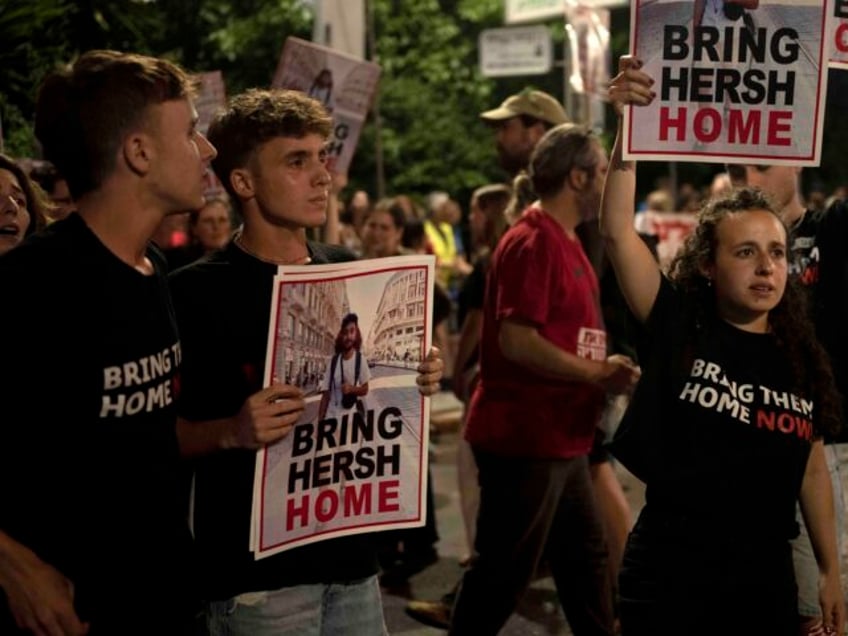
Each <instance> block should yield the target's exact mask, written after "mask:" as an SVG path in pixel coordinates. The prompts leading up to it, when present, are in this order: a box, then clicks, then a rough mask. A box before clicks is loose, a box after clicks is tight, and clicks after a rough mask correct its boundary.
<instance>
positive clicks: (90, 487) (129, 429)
mask: <svg viewBox="0 0 848 636" xmlns="http://www.w3.org/2000/svg"><path fill="white" fill-rule="evenodd" d="M149 257H150V258H151V260H152V261H153V262H154V264H155V266H156V272H155V273H154V274H153V275H150V276H145V275H143V274H141V273H140V272H138V271H136V270H135V269H134V268H132V267H130V266H129V265H127V264H125V263H123V262H122V261H120V260H119V259H118V258H117V257H116V256H115V255H114V254H113V253H112V252H110V251H109V250H108V249H107V248H106V247H105V246H104V245H103V244H102V243H101V242H100V241H99V240H98V238H97V237H96V236H95V234H94V233H92V232H91V230H90V229H89V228H88V226H87V225H86V224H85V222H84V221H83V219H82V218H81V217H79V216H78V215H76V214H73V215H71V216H70V217H69V218H68V219H66V220H64V221H60V222H57V223H55V224H53V225H51V226H50V227H49V228H48V229H47V230H45V231H44V232H43V233H42V234H41V235H36V236H34V237H31V238H30V239H29V240H28V241H27V242H26V243H24V244H23V245H21V246H19V247H17V248H15V249H13V250H11V251H10V252H9V253H7V254H5V255H4V256H3V257H2V258H0V281H2V288H3V291H2V294H3V309H2V311H0V333H3V334H4V337H5V340H6V345H5V346H4V349H3V354H2V355H0V387H2V391H3V397H4V403H5V409H4V412H5V414H4V417H3V424H2V428H3V437H4V442H3V444H2V445H0V493H2V495H0V496H2V504H1V505H0V527H2V529H3V530H4V531H6V532H7V533H8V534H9V535H10V536H12V537H13V538H14V539H16V540H18V541H19V542H21V543H23V544H24V545H26V546H28V547H29V548H31V549H32V550H34V551H35V552H36V554H38V555H39V557H41V558H42V559H43V560H44V561H46V562H47V563H49V564H51V565H52V566H54V567H56V568H57V569H58V570H59V571H60V572H62V573H63V574H64V575H65V576H67V577H68V578H69V579H71V581H72V582H73V583H74V586H75V594H76V596H75V600H76V606H77V610H78V613H79V615H80V616H81V618H82V619H83V620H90V621H91V626H92V631H91V633H92V634H100V633H121V634H135V633H154V632H155V633H176V632H172V631H171V630H172V629H173V630H177V629H178V628H177V627H176V626H177V624H178V623H179V621H181V620H183V619H186V618H187V617H189V616H191V614H192V613H193V610H194V608H193V606H192V605H191V604H190V600H189V599H188V598H187V596H188V595H190V594H191V593H192V591H193V588H192V584H191V583H190V581H189V580H188V579H187V578H186V577H187V576H188V573H189V572H190V564H189V562H188V560H189V559H190V556H191V542H190V535H189V533H188V526H187V524H186V519H185V513H184V510H185V502H186V498H185V492H184V489H183V487H182V483H183V482H182V481H181V478H180V473H179V471H180V464H179V461H180V460H179V453H178V448H177V443H176V435H175V426H174V424H175V417H176V409H175V402H176V393H177V391H178V370H179V363H180V342H179V339H178V337H177V331H176V323H175V320H174V315H173V309H172V307H171V304H170V297H169V295H168V290H167V282H166V280H165V277H164V274H163V271H162V268H161V257H160V255H159V254H158V252H155V251H151V252H150V253H149ZM149 581H153V582H154V587H153V588H151V587H149V583H148V582H149ZM151 599H155V601H151ZM154 606H155V607H156V612H151V611H150V610H151V608H152V607H154ZM149 621H153V623H152V624H151V623H150V622H149ZM154 626H155V627H154ZM157 630H158V631H157Z"/></svg>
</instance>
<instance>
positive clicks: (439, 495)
mask: <svg viewBox="0 0 848 636" xmlns="http://www.w3.org/2000/svg"><path fill="white" fill-rule="evenodd" d="M430 410H431V418H430V420H431V424H432V426H431V453H430V458H431V464H430V468H431V474H432V478H433V488H434V494H435V508H436V525H437V527H438V531H439V537H440V539H439V542H438V544H437V545H436V548H437V550H438V553H439V560H438V561H437V562H436V563H434V564H433V565H431V566H429V567H428V568H426V569H424V570H423V571H421V572H419V573H418V574H415V575H414V576H412V577H410V579H409V580H408V582H407V583H406V584H405V585H402V586H399V587H392V588H386V587H384V588H383V605H384V611H385V617H386V626H387V627H388V630H389V634H392V635H393V636H395V635H396V636H434V635H438V634H445V633H446V632H445V631H444V630H441V629H436V628H433V627H428V626H425V625H423V624H422V623H419V622H418V621H416V620H415V619H413V618H411V617H410V616H408V615H407V614H406V612H405V611H404V608H405V607H406V603H407V601H409V600H410V599H425V600H436V599H438V598H440V597H441V596H442V595H443V594H445V593H446V592H449V591H450V590H451V588H452V587H453V586H454V584H455V583H456V582H457V580H458V579H459V577H460V576H461V575H462V571H463V569H462V567H461V566H460V565H459V561H460V559H462V558H463V557H464V556H465V555H466V554H467V552H468V548H467V547H466V542H465V531H464V528H463V524H462V515H461V513H460V507H459V493H458V491H457V472H456V449H457V440H458V438H459V420H460V417H461V414H462V405H461V403H460V402H459V401H458V400H457V399H456V398H455V397H454V396H453V394H452V393H449V392H442V393H439V394H437V395H435V396H433V398H432V399H431V404H430ZM617 471H618V473H619V477H620V479H621V482H622V486H623V487H624V492H625V494H626V495H627V498H628V500H629V501H630V505H631V508H632V509H633V513H634V518H635V516H636V514H638V512H639V510H640V509H641V507H642V505H643V503H644V488H643V486H642V483H641V482H639V481H638V480H637V479H636V478H635V477H633V475H631V474H630V473H628V472H627V471H625V470H624V469H623V468H620V467H619V468H617ZM571 633H572V632H571V630H570V629H569V627H568V623H567V622H566V620H565V617H564V616H563V614H562V610H561V608H560V606H559V601H558V600H557V597H556V591H555V589H554V584H553V580H552V579H551V578H543V579H539V580H538V581H536V582H534V583H533V585H532V586H531V588H530V590H529V591H528V592H527V594H526V595H525V598H524V600H523V601H522V603H521V604H520V605H519V607H518V609H517V611H516V612H515V613H514V614H513V615H512V617H511V618H510V619H509V621H508V622H507V624H506V626H505V627H504V629H503V630H502V631H501V634H502V636H519V635H521V636H531V635H535V634H538V635H546V636H569V635H570V634H571Z"/></svg>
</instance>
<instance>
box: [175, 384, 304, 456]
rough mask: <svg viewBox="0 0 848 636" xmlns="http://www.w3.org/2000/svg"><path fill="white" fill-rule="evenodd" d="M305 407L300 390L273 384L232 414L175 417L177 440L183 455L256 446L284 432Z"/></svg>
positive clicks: (253, 447)
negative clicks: (209, 417)
mask: <svg viewBox="0 0 848 636" xmlns="http://www.w3.org/2000/svg"><path fill="white" fill-rule="evenodd" d="M304 408H305V402H304V401H303V391H301V390H300V389H299V388H298V387H296V386H291V385H289V384H273V385H271V386H270V387H267V388H265V389H262V390H261V391H258V392H257V393H254V394H253V395H251V396H250V397H249V398H248V399H247V400H245V403H244V405H242V407H241V410H240V411H239V412H238V413H237V414H236V415H234V416H233V417H226V418H221V419H216V420H206V421H191V420H187V419H185V418H179V419H178V420H177V441H178V442H179V446H180V453H181V454H182V456H183V457H197V456H202V455H208V454H210V453H214V452H217V451H221V450H227V449H232V448H249V449H258V448H262V447H263V446H266V445H268V444H273V443H274V442H276V441H278V440H280V439H282V438H283V437H285V436H286V435H288V433H289V431H291V428H292V426H294V425H295V423H296V422H297V420H298V419H299V418H300V415H301V413H303V410H304Z"/></svg>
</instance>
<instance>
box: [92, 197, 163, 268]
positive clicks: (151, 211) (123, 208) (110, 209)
mask: <svg viewBox="0 0 848 636" xmlns="http://www.w3.org/2000/svg"><path fill="white" fill-rule="evenodd" d="M77 212H78V214H79V215H80V217H82V219H83V221H84V222H85V224H86V225H87V226H88V227H89V229H90V230H91V231H92V232H93V233H94V234H95V236H97V238H98V239H99V240H100V242H101V243H103V245H105V246H106V248H107V249H108V250H109V251H110V252H112V253H113V254H114V255H115V256H116V257H118V258H119V259H120V260H122V261H123V262H124V263H126V264H127V265H129V266H130V267H133V268H135V269H136V270H138V271H139V272H141V273H143V274H151V273H152V272H153V270H152V266H151V264H150V261H149V260H148V259H147V256H146V252H147V244H148V241H150V238H151V237H152V236H153V234H154V233H155V232H156V228H158V227H159V224H160V223H161V222H162V219H163V218H164V216H165V214H164V212H163V211H162V210H158V209H156V208H155V207H154V206H152V205H149V204H146V203H145V200H144V198H143V197H142V196H140V194H139V193H134V192H132V191H131V187H130V189H129V190H128V189H127V188H125V187H124V185H123V184H118V183H117V182H114V181H113V182H109V183H107V184H105V185H103V186H101V187H100V188H98V189H97V190H96V191H94V192H89V193H87V194H85V195H83V196H82V197H81V198H80V199H79V201H78V202H77Z"/></svg>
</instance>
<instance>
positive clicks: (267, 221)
mask: <svg viewBox="0 0 848 636" xmlns="http://www.w3.org/2000/svg"><path fill="white" fill-rule="evenodd" d="M650 84H651V78H650V77H648V76H647V75H646V74H645V73H644V72H643V71H642V67H641V64H640V63H639V62H638V61H637V60H633V59H631V58H624V59H623V60H622V62H621V66H620V72H619V74H618V75H617V76H616V77H615V78H614V79H613V81H612V83H611V88H610V99H611V102H612V104H613V105H614V107H615V108H616V112H617V113H619V114H620V113H621V111H622V109H623V108H624V107H625V106H626V105H629V104H635V105H636V107H638V106H640V105H644V104H648V103H650V102H651V100H652V99H653V96H652V93H651V91H650ZM192 99H193V89H192V85H191V82H190V80H189V77H188V75H187V74H186V73H185V71H183V70H182V69H180V68H179V67H177V66H176V65H174V64H172V63H170V62H167V61H164V60H162V59H157V58H151V57H146V56H141V55H135V54H129V53H118V52H111V51H93V52H89V53H86V54H84V55H82V56H81V57H80V58H79V59H78V60H77V61H75V62H74V63H73V64H72V65H70V66H68V67H67V68H64V69H62V70H60V71H57V72H56V73H54V74H52V75H51V76H49V77H48V78H47V79H46V80H45V82H44V83H43V85H42V86H41V87H40V90H39V94H38V102H37V111H36V121H35V129H36V135H37V137H38V139H39V141H40V143H41V146H42V148H43V151H44V156H45V160H46V161H40V162H38V163H37V165H36V166H34V167H33V166H32V164H31V162H27V161H25V160H23V159H21V160H18V161H16V160H15V159H13V158H10V157H6V156H4V155H0V195H2V200H0V280H2V282H3V289H4V306H3V309H2V310H0V329H2V330H3V331H4V332H5V333H7V334H8V336H9V337H8V338H7V345H6V347H5V348H4V353H3V356H2V358H0V386H2V390H3V394H4V398H5V401H6V410H5V413H6V416H5V417H4V422H5V431H6V438H5V440H4V443H3V444H2V445H1V446H0V484H2V486H0V493H2V494H0V589H2V591H3V600H4V602H3V604H2V610H0V633H3V634H6V633H9V634H12V633H19V632H20V633H35V634H49V635H54V634H57V635H77V634H86V633H88V634H93V635H95V636H96V635H98V634H107V635H109V634H130V635H132V634H189V635H195V634H211V635H224V634H233V635H236V636H241V635H244V636H248V635H250V636H254V635H258V636H263V635H265V634H268V635H272V634H308V635H316V636H317V635H324V634H326V635H331V634H333V635H335V634H354V635H359V634H362V635H371V634H382V633H385V632H386V628H385V621H384V618H383V611H382V602H381V583H383V585H388V584H390V583H396V582H397V581H398V580H399V579H400V580H406V579H407V578H408V577H410V576H412V575H413V574H414V573H416V572H418V571H420V570H421V569H423V568H425V567H426V566H428V565H429V564H431V563H433V562H434V561H435V560H436V559H437V558H438V554H437V552H436V545H437V540H438V535H437V533H436V531H435V518H434V515H435V510H434V507H433V505H432V493H430V495H429V496H428V499H429V500H430V501H429V505H428V526H426V527H425V528H423V529H421V531H416V532H405V531H404V532H397V533H386V534H385V536H382V537H381V536H380V534H379V533H378V534H375V535H371V534H360V535H355V536H352V537H345V538H343V539H333V540H326V541H320V542H316V543H313V544H310V545H308V546H306V547H302V548H297V549H293V550H290V551H286V552H283V553H281V554H279V555H276V556H274V557H271V558H268V559H263V560H261V561H256V560H254V558H253V555H252V554H251V553H250V551H249V550H248V545H249V538H250V532H251V528H250V518H251V517H250V513H251V502H252V499H251V497H252V491H253V481H254V477H253V471H254V455H255V451H256V450H257V449H258V448H261V447H263V446H266V445H268V444H272V443H274V442H276V441H278V440H280V439H282V438H283V437H285V436H286V435H288V433H289V432H290V431H291V429H292V427H293V425H294V424H295V422H296V421H297V420H298V417H299V416H300V415H301V414H302V412H303V411H304V408H305V402H304V393H305V391H307V390H311V388H314V387H312V386H311V385H315V386H317V385H318V384H319V383H318V378H312V380H311V381H307V380H306V379H305V378H288V379H287V381H285V382H282V383H278V384H272V385H271V386H262V382H261V377H262V374H261V370H262V369H264V367H265V356H266V341H265V339H266V336H267V332H268V320H269V316H268V307H269V305H270V299H271V293H272V279H273V276H274V274H275V272H276V268H277V266H279V265H281V264H313V263H314V264H321V263H342V262H347V261H352V260H355V259H358V258H367V259H370V258H383V257H391V256H399V255H404V254H416V253H418V254H421V253H425V254H433V255H434V256H435V261H436V273H437V275H436V281H435V284H436V285H437V286H438V291H437V298H439V299H440V300H441V302H440V303H437V310H438V312H439V316H438V317H437V319H436V318H434V320H433V325H434V343H435V344H436V348H434V349H433V350H431V351H430V353H429V354H428V355H427V356H426V358H425V359H424V360H422V361H421V362H420V365H419V366H418V367H417V374H418V375H417V383H418V386H419V390H420V392H421V393H422V394H423V395H425V396H426V395H432V394H433V393H435V392H436V391H438V390H440V389H441V390H444V389H452V390H453V391H454V392H455V393H456V395H457V397H458V398H459V399H460V400H461V401H462V403H463V406H464V409H465V410H464V414H463V418H462V432H463V438H464V439H463V441H462V442H461V448H460V452H459V454H458V460H457V461H458V472H459V475H460V484H459V486H460V492H461V502H462V507H463V519H464V522H465V529H466V537H467V542H468V545H467V549H468V556H467V557H466V558H465V559H463V565H464V566H465V571H464V574H463V576H462V577H461V580H459V581H455V582H454V581H448V582H446V589H445V596H444V597H443V598H442V599H437V600H426V599H415V600H413V601H411V602H410V604H409V607H408V611H409V613H410V614H412V615H413V616H416V617H418V618H420V619H421V620H426V621H427V622H430V623H433V624H436V625H440V626H442V627H444V628H446V629H449V631H450V633H451V634H495V633H497V632H498V631H499V630H500V629H501V628H502V627H503V625H504V624H505V622H506V621H507V620H508V618H509V616H510V614H511V613H512V612H513V611H514V610H515V608H516V607H517V605H518V603H519V600H520V599H521V597H522V595H523V594H524V593H525V592H526V590H527V588H528V586H529V585H530V583H531V582H532V580H533V579H534V577H535V576H537V575H538V573H539V572H540V571H542V570H544V569H547V571H549V572H550V573H551V574H552V575H553V578H554V582H555V584H556V587H557V593H558V597H559V600H560V603H561V605H562V607H563V610H564V611H565V615H566V618H567V619H568V622H569V625H570V626H571V628H572V630H573V632H574V633H575V634H576V635H577V636H582V635H584V634H585V635H593V634H606V635H610V636H612V635H613V634H616V633H623V634H624V635H625V636H631V635H641V634H645V635H647V634H651V635H656V634H659V635H664V634H697V635H701V634H703V635H704V636H707V635H708V634H709V635H712V634H766V633H767V634H785V635H786V636H794V635H795V634H815V633H841V630H842V629H843V628H844V621H845V602H844V598H843V592H842V589H841V583H840V549H841V548H843V547H845V528H844V523H843V520H842V516H843V514H842V513H843V511H842V492H841V486H840V483H841V482H840V476H839V474H840V470H842V471H844V470H845V468H844V467H840V465H839V455H838V453H837V452H836V448H837V445H838V444H839V443H842V442H843V441H845V435H844V433H843V432H842V430H841V429H842V422H843V418H844V415H843V413H844V412H845V408H844V405H845V399H844V397H843V396H845V395H848V371H846V368H848V338H846V337H845V335H844V325H845V324H848V322H845V320H844V319H848V305H846V301H845V300H844V299H845V298H848V273H846V272H848V270H846V267H845V258H846V256H845V255H844V254H846V253H848V252H846V250H845V247H846V246H845V245H842V244H840V242H839V241H840V240H842V241H843V243H844V242H845V239H844V237H845V236H846V228H848V225H843V221H844V220H845V219H848V216H846V214H848V212H846V209H848V208H846V207H845V206H844V205H843V204H842V202H841V198H840V195H841V194H842V193H841V192H839V191H837V192H834V193H832V195H830V196H827V195H826V194H825V193H824V192H822V191H821V188H814V189H812V190H811V191H810V192H809V193H808V196H807V199H806V200H803V198H802V194H801V191H800V188H799V179H800V174H799V171H797V170H794V169H790V168H786V167H774V166H727V169H726V171H725V170H721V171H720V172H719V173H718V174H716V175H715V177H714V178H711V180H710V182H708V183H703V184H680V185H677V186H676V188H672V186H671V185H670V184H669V183H668V182H666V181H660V182H658V183H656V184H655V188H654V189H653V190H652V191H651V192H650V194H648V195H647V196H646V197H645V199H644V201H642V202H638V203H637V202H636V201H635V198H636V176H635V175H636V168H635V165H634V164H633V163H630V162H626V161H624V160H623V159H622V157H621V149H620V145H619V141H618V140H617V141H616V145H615V146H614V148H613V149H612V151H611V153H610V154H609V155H608V154H607V151H606V150H605V149H604V147H603V144H602V142H601V140H600V139H599V138H598V136H596V135H595V134H593V133H592V132H591V131H590V130H588V129H586V128H584V127H581V126H578V125H576V124H574V123H572V122H571V121H570V120H569V117H568V114H567V113H566V112H565V110H564V109H563V107H562V106H561V105H560V104H559V103H558V102H557V100H556V99H554V98H553V97H551V96H550V95H547V94H545V93H543V92H541V91H536V90H531V89H527V90H524V91H522V92H520V93H518V94H516V95H513V96H511V97H510V98H508V99H507V100H506V101H504V102H503V103H502V104H501V105H500V106H499V107H497V108H495V109H493V110H490V111H486V112H484V113H481V117H482V118H483V120H484V121H486V122H487V123H488V124H489V125H490V126H491V128H492V131H493V137H494V139H495V144H496V149H497V153H498V157H499V160H500V163H501V166H502V167H503V169H504V170H505V172H506V173H507V174H509V176H510V178H511V179H512V181H511V182H510V183H491V184H484V185H481V186H480V187H478V188H477V189H475V190H474V192H473V195H472V196H471V198H470V201H469V202H468V203H469V205H468V211H467V213H464V212H463V205H462V202H461V201H458V200H457V199H455V198H454V196H455V195H452V194H451V193H448V192H443V191H432V192H428V193H420V194H419V193H395V194H394V195H393V196H392V197H391V198H386V199H382V200H378V201H376V202H375V201H373V198H372V197H371V196H370V195H369V193H368V192H366V191H364V190H353V189H352V188H349V187H348V186H347V183H346V178H345V176H344V175H333V174H331V173H330V172H329V171H328V170H327V150H326V141H327V139H328V136H329V135H330V132H331V123H332V119H331V117H330V114H329V113H328V112H327V110H326V109H325V107H324V106H323V105H322V104H321V103H320V102H318V101H316V100H314V99H312V98H311V97H309V96H307V95H304V94H302V93H299V92H296V91H285V90H258V89H253V90H249V91H247V92H245V93H243V94H240V95H237V96H234V97H233V98H231V99H230V100H229V102H228V104H227V106H226V108H225V109H223V110H222V111H221V112H220V113H219V114H218V115H217V116H216V117H215V119H214V120H213V122H212V124H211V126H210V128H209V132H208V138H207V136H204V135H203V134H201V133H200V132H198V131H197V129H196V125H197V116H196V113H195V111H194V107H193V102H192ZM103 113H111V114H113V115H112V116H109V117H106V116H103ZM481 143H488V140H481ZM83 151H84V152H83ZM28 165H29V166H30V167H29V168H27V166H28ZM210 167H211V169H213V170H214V172H215V174H216V176H217V179H218V182H219V183H220V184H221V188H220V189H219V190H218V191H216V192H210V191H209V189H208V188H207V184H208V179H207V178H206V176H205V175H206V171H207V170H208V169H209V168H210ZM643 210H650V211H654V212H665V213H674V212H694V211H697V212H698V215H699V217H698V219H699V221H698V225H697V227H696V228H695V229H694V230H693V232H692V234H691V235H690V237H689V238H688V239H687V241H686V243H685V244H684V246H683V248H682V249H681V250H680V252H679V253H678V254H677V256H676V257H675V259H674V260H673V261H672V263H671V265H670V267H669V268H668V269H667V270H663V269H661V268H660V266H659V263H658V262H657V257H656V253H655V252H653V251H652V250H651V243H650V240H646V237H643V236H640V235H639V234H638V233H637V231H636V224H635V223H634V216H635V215H636V214H638V213H639V212H641V211H643ZM599 217H600V218H599ZM357 328H358V327H357ZM153 360H156V361H157V364H156V365H153V363H152V361H153ZM154 368H155V369H156V371H154V370H153V369H154ZM139 369H147V370H146V371H144V373H140V372H139ZM45 370H49V372H48V373H45ZM744 386H753V387H759V388H758V389H757V391H755V392H756V393H757V395H756V396H755V397H753V398H752V401H756V405H757V406H758V407H760V408H762V409H763V410H768V411H769V412H770V413H772V412H773V413H774V416H775V417H782V416H784V415H785V416H787V417H789V416H792V417H795V418H804V419H805V421H808V423H809V428H808V429H806V433H805V434H803V435H802V434H800V433H799V434H797V435H791V436H789V435H786V434H784V433H785V432H781V430H778V431H775V430H769V431H765V430H760V429H758V430H754V429H753V427H751V426H750V425H748V426H746V425H745V423H744V422H742V421H741V418H740V417H737V416H734V415H733V414H730V413H727V412H721V411H718V412H716V411H715V410H714V409H711V408H706V407H705V406H704V405H703V401H699V399H698V397H697V392H698V390H699V388H703V387H709V388H712V389H714V390H715V389H718V388H719V387H724V388H725V389H726V390H727V391H728V392H730V391H732V392H733V394H734V395H736V392H737V391H742V390H743V388H742V387H744ZM760 389H761V391H760ZM690 395H691V396H692V397H691V399H690V398H689V397H685V396H690ZM769 396H783V397H772V398H770V397H769ZM770 400H771V401H770ZM137 404H141V406H140V407H138V408H136V405H137ZM628 404H629V406H628ZM625 407H627V410H626V414H625V415H624V416H623V420H622V414H623V412H624V410H625ZM751 408H752V409H753V408H754V407H753V406H752V407H751ZM619 420H621V422H622V423H621V425H620V428H619ZM617 428H619V434H618V435H615V436H614V435H613V433H614V431H615V430H616V429H617ZM613 437H614V439H613ZM611 440H612V444H611V449H612V454H613V455H617V456H620V458H621V460H622V461H623V462H624V463H625V465H626V466H627V467H628V468H629V469H631V470H632V471H633V472H634V473H635V474H637V476H638V477H639V478H640V479H643V480H644V481H645V482H646V484H647V501H648V503H647V504H646V506H645V507H644V508H643V509H642V511H641V512H640V514H639V516H638V520H636V521H634V520H633V519H632V518H631V510H630V509H629V506H628V504H627V501H626V499H625V497H624V496H623V493H622V489H621V484H620V483H619V482H618V478H617V477H616V474H615V471H614V470H613V461H614V460H613V458H612V456H611V455H610V452H609V450H608V444H607V442H610V441H611ZM190 482H191V483H192V488H191V496H190V495H189V492H190V489H189V483H190ZM189 518H190V522H191V523H190V524H189V523H188V522H187V520H188V519H189ZM634 524H635V525H634ZM381 574H382V579H381V578H380V577H381ZM153 579H155V580H156V581H157V583H156V584H155V587H152V586H151V584H150V581H151V580H153ZM734 605H736V608H734V607H733V606H734ZM740 609H741V610H744V611H743V612H742V613H741V614H740V613H739V610H740ZM740 616H741V618H740Z"/></svg>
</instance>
